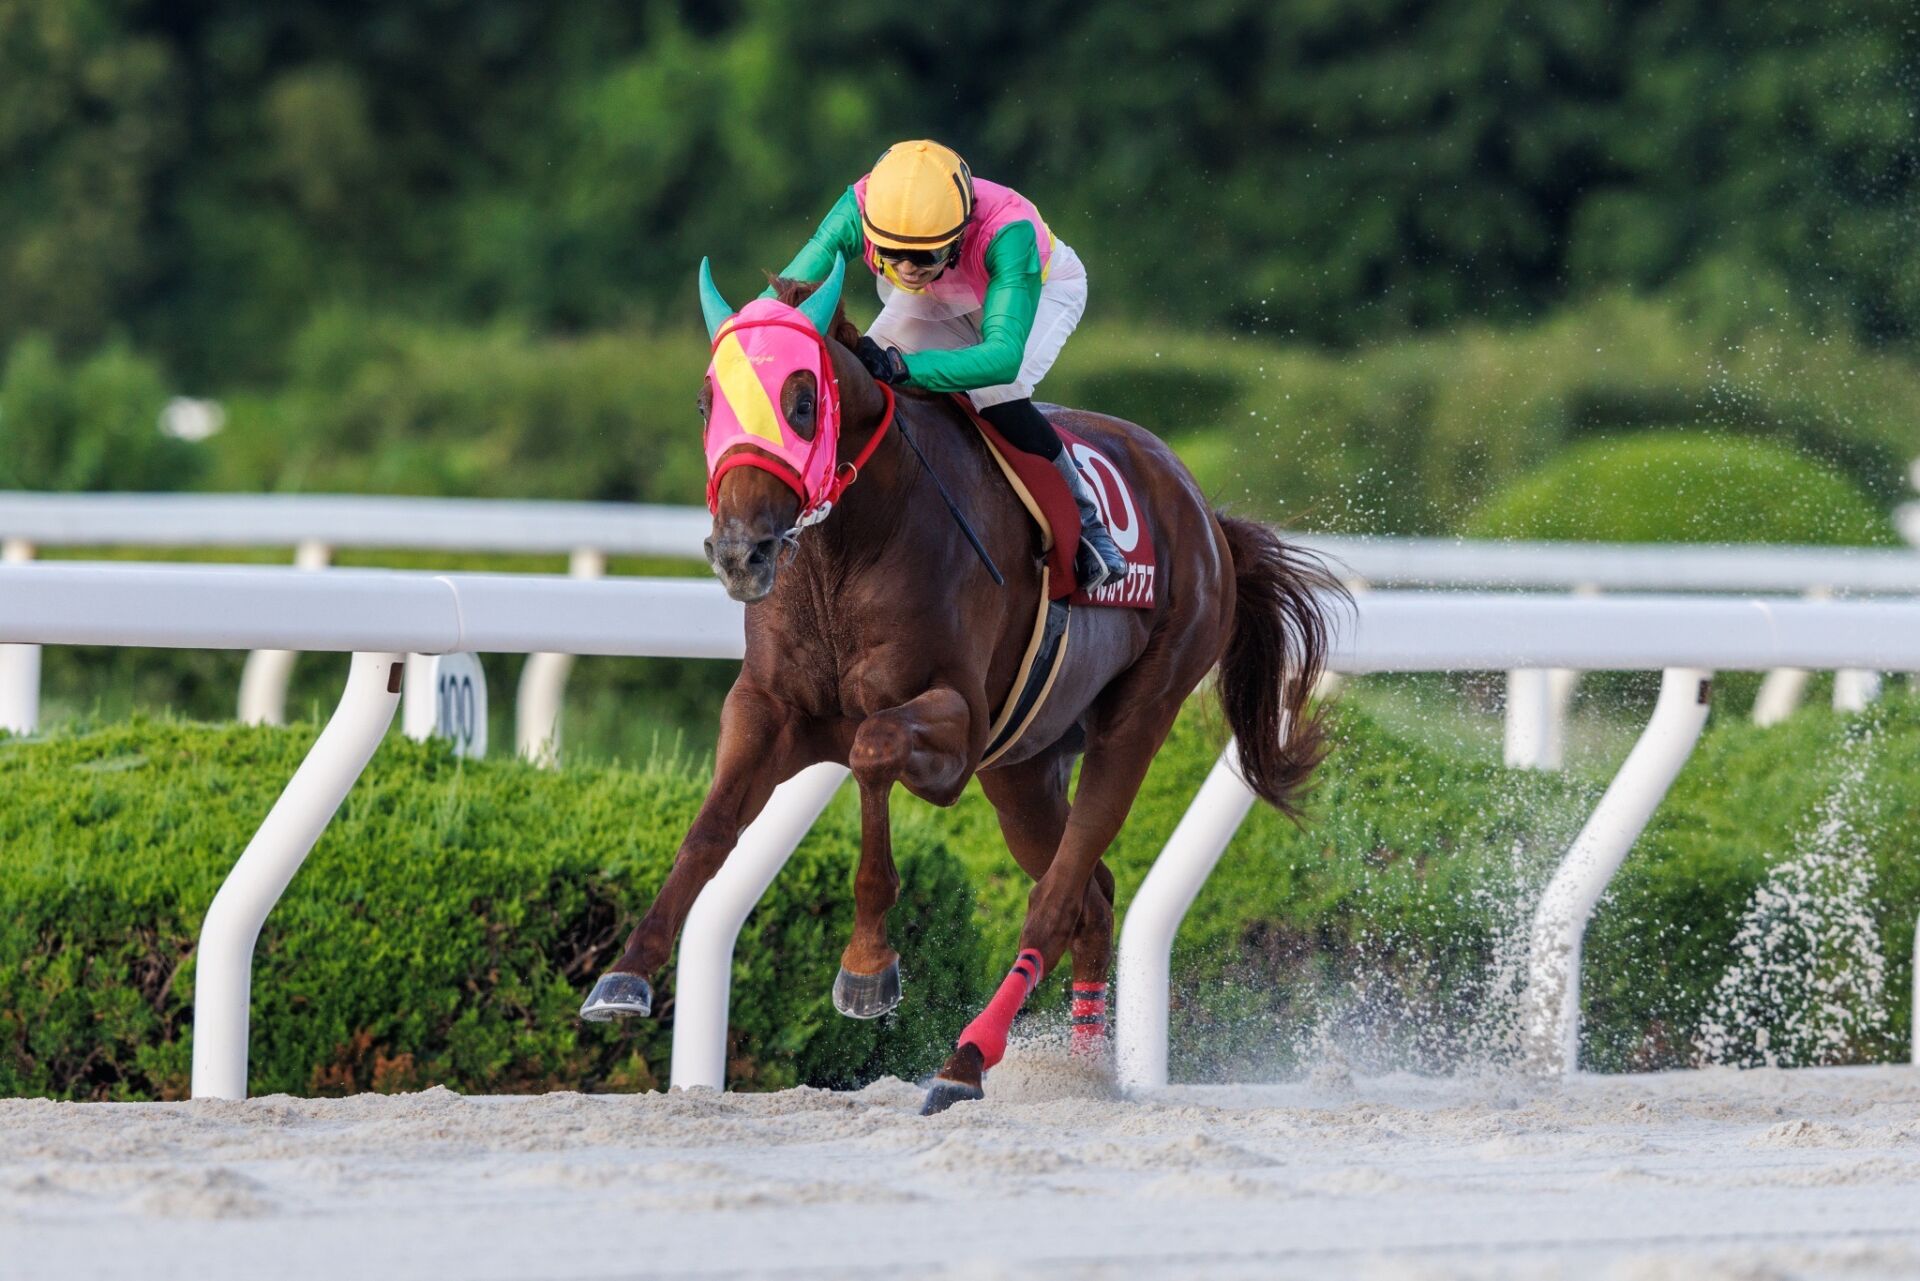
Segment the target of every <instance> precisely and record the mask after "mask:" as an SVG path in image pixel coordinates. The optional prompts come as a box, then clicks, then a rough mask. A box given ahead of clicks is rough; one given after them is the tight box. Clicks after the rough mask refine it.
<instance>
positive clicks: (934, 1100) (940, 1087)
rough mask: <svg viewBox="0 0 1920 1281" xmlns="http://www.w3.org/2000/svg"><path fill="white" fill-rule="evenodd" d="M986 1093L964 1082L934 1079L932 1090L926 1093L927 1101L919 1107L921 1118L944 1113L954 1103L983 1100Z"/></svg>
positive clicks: (940, 1078)
mask: <svg viewBox="0 0 1920 1281" xmlns="http://www.w3.org/2000/svg"><path fill="white" fill-rule="evenodd" d="M986 1097H987V1092H986V1091H985V1090H983V1089H981V1088H980V1087H979V1086H977V1085H968V1084H966V1083H965V1082H964V1081H949V1080H947V1079H946V1078H945V1077H935V1078H934V1080H933V1088H932V1089H930V1090H928V1091H927V1101H926V1102H925V1103H922V1104H921V1105H920V1115H921V1116H932V1115H934V1114H935V1113H936V1112H945V1111H946V1110H947V1109H948V1108H950V1107H952V1106H953V1105H954V1104H956V1103H965V1102H967V1101H968V1100H970V1099H984V1098H986Z"/></svg>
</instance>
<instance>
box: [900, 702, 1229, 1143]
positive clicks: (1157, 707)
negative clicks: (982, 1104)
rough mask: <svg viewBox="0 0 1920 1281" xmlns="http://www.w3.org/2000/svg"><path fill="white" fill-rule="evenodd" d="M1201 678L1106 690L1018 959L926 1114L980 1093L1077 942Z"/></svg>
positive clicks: (931, 1096) (1030, 902) (966, 1037)
mask: <svg viewBox="0 0 1920 1281" xmlns="http://www.w3.org/2000/svg"><path fill="white" fill-rule="evenodd" d="M1198 681H1199V676H1198V675H1197V674H1196V675H1194V677H1193V679H1192V680H1191V681H1188V682H1187V683H1186V685H1185V688H1183V689H1180V690H1179V692H1178V693H1175V692H1172V691H1171V690H1169V689H1168V688H1167V685H1168V684H1170V682H1166V681H1165V680H1164V679H1163V678H1161V677H1160V676H1159V674H1158V673H1152V672H1150V671H1148V672H1142V671H1141V669H1138V668H1136V669H1134V675H1133V678H1132V679H1128V678H1126V677H1123V678H1122V680H1121V681H1120V682H1116V683H1115V684H1114V685H1111V686H1109V687H1108V688H1107V691H1106V692H1105V693H1104V694H1103V695H1102V696H1101V698H1102V702H1103V703H1104V704H1105V705H1106V706H1107V707H1109V708H1112V709H1114V711H1113V714H1112V715H1111V718H1110V719H1107V720H1105V721H1104V722H1103V723H1101V724H1100V725H1099V726H1098V728H1097V729H1096V730H1095V732H1093V733H1092V734H1090V736H1089V742H1088V747H1087V757H1086V763H1085V764H1084V765H1083V766H1082V767H1081V770H1080V788H1079V791H1078V792H1077V793H1076V794H1075V796H1074V799H1073V808H1072V809H1071V811H1069V813H1068V815H1067V828H1066V833H1065V835H1064V836H1063V837H1062V838H1061V841H1060V848H1059V852H1058V853H1057V854H1055V855H1054V859H1053V862H1052V864H1051V865H1050V866H1049V867H1048V868H1047V871H1046V874H1045V875H1043V876H1042V877H1041V878H1040V881H1039V883H1038V884H1036V885H1035V886H1034V887H1033V893H1032V894H1031V895H1029V896H1028V899H1027V920H1026V924H1025V925H1024V926H1023V927H1022V928H1021V931H1020V956H1019V959H1018V960H1016V961H1015V962H1014V964H1013V969H1012V970H1011V971H1009V973H1008V974H1007V977H1006V979H1005V980H1004V981H1003V982H1002V983H1001V984H1000V989H999V991H997V992H995V993H994V996H993V999H992V1000H991V1001H989V1002H988V1003H987V1007H986V1009H984V1010H982V1011H981V1012H980V1015H979V1017H978V1018H976V1019H974V1021H973V1022H971V1023H969V1024H968V1025H967V1026H966V1028H965V1029H964V1030H963V1031H962V1032H961V1033H960V1040H959V1043H958V1045H957V1046H956V1047H955V1049H954V1051H953V1053H952V1054H950V1055H948V1056H947V1061H946V1063H945V1064H944V1065H943V1066H942V1067H941V1069H940V1073H939V1075H938V1076H937V1077H936V1078H935V1079H934V1083H933V1087H932V1088H931V1089H930V1090H929V1091H928V1092H927V1100H926V1103H925V1104H924V1105H923V1106H922V1107H921V1109H920V1112H921V1115H923V1116H925V1115H928V1114H930V1113H934V1112H941V1111H944V1110H945V1109H947V1108H949V1107H951V1106H952V1105H953V1104H954V1103H956V1102H959V1101H961V1100H963V1099H977V1098H980V1097H982V1095H983V1093H984V1090H983V1085H982V1082H983V1078H984V1076H985V1074H986V1070H987V1069H988V1068H990V1067H992V1066H993V1065H994V1064H996V1063H998V1062H999V1061H1000V1058H1001V1056H1002V1055H1003V1054H1005V1053H1006V1047H1007V1029H1008V1028H1009V1027H1010V1026H1012V1023H1013V1016H1014V1015H1015V1014H1018V1013H1019V1012H1020V1007H1021V1006H1022V1005H1024V1004H1025V1003H1026V999H1027V996H1028V995H1029V994H1030V993H1031V992H1032V991H1033V988H1034V985H1035V984H1036V983H1038V982H1039V981H1040V979H1041V976H1042V975H1044V974H1046V972H1047V971H1048V970H1050V969H1051V968H1052V967H1053V966H1054V964H1055V963H1057V962H1058V961H1059V959H1060V957H1061V955H1062V954H1063V953H1064V952H1065V951H1066V950H1067V947H1068V944H1069V943H1070V942H1071V941H1072V938H1073V935H1074V930H1075V928H1076V927H1077V926H1078V925H1079V923H1080V913H1081V909H1082V906H1083V904H1084V903H1085V902H1086V896H1087V891H1088V889H1089V888H1090V886H1091V885H1092V883H1093V871H1094V868H1095V866H1096V865H1097V864H1098V863H1099V861H1100V859H1101V857H1102V856H1103V855H1104V854H1105V853H1106V852H1107V846H1109V845H1111V844H1112V843H1113V838H1114V837H1115V836H1116V835H1118V833H1119V831H1120V825H1121V823H1123V822H1125V821H1126V817H1127V811H1128V809H1130V808H1131V807H1132V805H1133V798H1134V796H1135V794H1137V793H1138V792H1139V790H1140V784H1141V782H1142V781H1143V780H1145V778H1146V776H1147V768H1148V766H1150V765H1152V764H1153V756H1154V753H1155V752H1157V751H1159V750H1160V744H1161V743H1162V742H1164V741H1165V740H1166V737H1167V731H1168V730H1170V729H1172V728H1173V718H1174V716H1175V715H1176V714H1177V713H1178V712H1179V708H1180V701H1181V698H1182V697H1183V696H1184V694H1185V690H1186V689H1191V688H1192V686H1193V685H1194V684H1196V683H1198Z"/></svg>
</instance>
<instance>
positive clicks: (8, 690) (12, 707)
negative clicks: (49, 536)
mask: <svg viewBox="0 0 1920 1281" xmlns="http://www.w3.org/2000/svg"><path fill="white" fill-rule="evenodd" d="M33 554H34V547H33V544H32V543H30V542H28V541H27V540H26V539H24V538H7V539H0V565H25V564H26V563H28V562H29V561H31V560H32V559H33ZM39 728H40V647H39V646H38V645H0V733H7V734H31V733H33V732H34V731H35V730H37V729H39Z"/></svg>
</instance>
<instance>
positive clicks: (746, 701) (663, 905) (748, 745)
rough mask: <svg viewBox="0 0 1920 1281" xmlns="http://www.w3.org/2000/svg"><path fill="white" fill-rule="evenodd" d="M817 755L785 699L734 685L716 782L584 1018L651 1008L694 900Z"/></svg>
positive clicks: (640, 1013)
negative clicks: (659, 975)
mask: <svg viewBox="0 0 1920 1281" xmlns="http://www.w3.org/2000/svg"><path fill="white" fill-rule="evenodd" d="M815 759H816V757H815V756H814V755H813V754H810V753H809V752H808V751H807V750H806V744H804V743H803V742H802V741H801V736H800V735H799V733H798V727H797V726H796V724H795V722H794V720H793V718H792V716H791V714H790V712H789V711H788V709H787V708H786V707H785V706H784V705H782V704H779V703H776V702H774V701H773V700H772V699H770V698H768V697H766V696H765V695H764V694H761V693H760V692H759V691H758V690H755V689H752V688H751V687H747V686H742V685H738V684H736V685H735V686H734V687H733V690H732V691H731V692H730V693H729V694H728V695H727V701H726V704H725V706H724V707H723V708H722V710H721V713H720V743H719V747H718V749H717V751H716V752H715V754H714V770H713V785H712V786H711V787H710V788H708V789H707V797H706V800H704V801H702V802H701V805H700V811H699V813H698V814H697V815H695V816H694V820H693V826H692V827H691V828H689V829H688V831H687V835H686V837H685V839H683V840H682V841H681V842H680V849H679V852H678V853H676V854H675V855H674V859H673V867H672V868H671V869H670V870H669V871H668V873H667V879H666V881H665V882H664V883H663V884H662V885H661V887H660V891H659V893H658V894H656V895H655V896H654V900H653V905H652V906H651V907H649V908H648V909H647V914H646V915H645V916H644V917H642V918H641V920H640V924H639V925H638V926H636V927H635V928H634V931H633V933H632V934H630V935H629V936H628V937H627V946H626V950H625V951H624V952H622V953H621V956H620V959H619V960H618V961H616V962H614V964H613V968H612V969H610V970H608V971H607V973H605V974H603V975H601V976H600V981H599V982H597V983H595V984H594V986H593V991H592V992H591V993H590V994H589V995H588V997H587V1000H586V1003H585V1004H583V1005H582V1006H581V1007H580V1017H581V1018H583V1019H588V1020H591V1021H594V1022H601V1021H604V1020H607V1019H611V1018H615V1017H622V1016H635V1017H645V1016H646V1015H647V1014H649V1013H651V1012H652V1007H653V988H652V986H651V984H650V982H649V980H650V978H651V976H652V975H653V974H654V972H655V971H657V970H658V969H659V968H660V967H661V966H663V965H665V964H666V962H667V956H668V954H669V953H670V952H672V950H673V941H674V939H675V938H677V937H678V936H679V934H680V927H681V925H683V924H684V923H685V922H686V919H687V913H688V912H689V911H691V910H692V908H693V901H694V899H695V898H697V897H699V894H700V891H701V889H703V888H704V887H705V886H706V883H707V882H708V881H710V880H712V879H713V874H714V873H715V872H718V871H719V870H720V865H721V864H723V863H725V862H726V860H727V855H729V854H731V853H732V852H733V847H734V845H735V844H736V843H737V842H738V841H739V839H740V833H741V832H742V831H743V830H744V829H745V828H746V826H747V824H749V823H751V822H753V820H754V819H755V818H757V817H759V814H760V811H761V810H762V809H764V808H765V807H766V804H767V798H768V797H769V796H771V795H773V789H774V788H775V787H777V786H778V785H779V784H781V783H783V782H785V781H786V780H787V779H789V778H791V777H793V776H794V775H795V774H797V773H799V772H800V770H801V769H803V768H805V767H806V766H807V765H810V764H812V763H813V761H814V760H815Z"/></svg>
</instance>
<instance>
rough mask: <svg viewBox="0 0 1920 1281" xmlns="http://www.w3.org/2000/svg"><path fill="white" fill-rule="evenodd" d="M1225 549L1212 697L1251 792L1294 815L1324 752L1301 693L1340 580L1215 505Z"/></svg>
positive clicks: (1309, 684) (1318, 667)
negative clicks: (1224, 619) (1223, 625)
mask: <svg viewBox="0 0 1920 1281" xmlns="http://www.w3.org/2000/svg"><path fill="white" fill-rule="evenodd" d="M1214 515H1215V519H1217V520H1218V521H1219V522H1220V529H1221V532H1222V533H1224V534H1225V535H1226V536H1227V549H1228V551H1229V552H1230V553H1231V554H1232V556H1233V589H1234V610H1233V632H1232V634H1231V635H1230V636H1228V638H1227V652H1226V654H1225V655H1224V656H1223V657H1222V658H1221V660H1220V677H1219V681H1218V687H1219V691H1220V705H1221V707H1222V709H1224V710H1225V712H1226V714H1227V724H1228V725H1230V726H1232V727H1233V733H1234V737H1235V738H1236V739H1237V740H1238V741H1239V745H1240V773H1241V777H1243V778H1245V779H1246V781H1247V786H1249V787H1251V788H1252V789H1253V790H1254V792H1255V794H1257V795H1258V796H1259V797H1260V798H1261V799H1262V800H1264V801H1266V802H1267V803H1268V804H1270V805H1272V806H1274V807H1275V808H1276V809H1278V810H1279V811H1280V812H1281V813H1283V814H1285V815H1287V816H1288V817H1289V818H1292V819H1294V820H1295V821H1298V820H1299V818H1300V799H1301V794H1302V791H1303V789H1304V787H1305V785H1306V782H1307V778H1308V776H1309V775H1311V774H1312V773H1313V771H1314V769H1315V767H1316V766H1318V765H1319V764H1320V761H1321V759H1322V758H1323V757H1325V756H1326V754H1327V744H1326V731H1325V726H1324V725H1323V724H1322V721H1321V713H1320V712H1319V711H1318V710H1315V711H1312V712H1309V711H1308V710H1307V699H1308V698H1309V697H1310V696H1311V695H1312V693H1313V689H1314V686H1315V685H1316V684H1317V683H1318V682H1319V680H1320V675H1321V673H1322V671H1324V670H1325V667H1326V661H1327V648H1328V645H1329V643H1330V641H1331V630H1332V629H1331V621H1332V619H1331V610H1332V608H1333V607H1334V605H1335V604H1336V603H1337V602H1339V601H1341V600H1343V599H1345V600H1351V597H1350V596H1349V595H1348V593H1347V590H1346V588H1345V587H1344V586H1343V585H1342V584H1341V582H1340V580H1339V579H1338V578H1336V577H1334V575H1333V572H1332V571H1331V570H1329V569H1328V568H1327V567H1326V565H1325V564H1323V563H1322V562H1321V560H1320V558H1319V557H1318V556H1315V555H1314V554H1313V553H1311V552H1308V551H1304V550H1302V549H1300V548H1298V547H1289V546H1288V545H1287V544H1286V543H1285V542H1283V541H1281V539H1280V536H1279V535H1278V534H1276V533H1274V532H1273V531H1272V530H1271V529H1268V528H1267V527H1266V526H1265V525H1262V524H1259V523H1258V522H1255V521H1251V520H1239V519H1237V518H1235V517H1232V516H1227V515H1223V514H1221V513H1218V512H1216V513H1215V514H1214Z"/></svg>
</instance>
